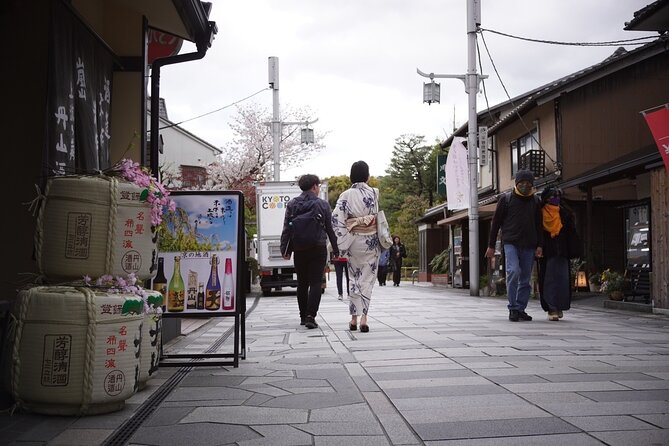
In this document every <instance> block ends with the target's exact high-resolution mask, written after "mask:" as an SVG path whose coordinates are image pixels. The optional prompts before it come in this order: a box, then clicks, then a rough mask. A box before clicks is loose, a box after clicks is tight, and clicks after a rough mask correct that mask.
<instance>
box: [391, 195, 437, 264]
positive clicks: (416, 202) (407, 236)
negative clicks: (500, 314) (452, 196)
mask: <svg viewBox="0 0 669 446" xmlns="http://www.w3.org/2000/svg"><path fill="white" fill-rule="evenodd" d="M427 207H428V206H427V200H426V199H425V198H423V197H418V196H416V195H407V196H406V197H405V199H404V202H403V203H402V207H401V209H400V210H398V211H397V212H396V213H395V214H394V215H393V217H394V220H395V221H396V222H397V223H396V226H395V231H394V232H393V235H397V236H399V237H400V239H402V243H403V244H404V246H405V247H406V250H407V258H406V259H405V262H406V266H416V265H418V226H416V224H415V223H414V222H415V221H416V219H417V218H419V217H422V216H423V213H424V212H425V209H427Z"/></svg>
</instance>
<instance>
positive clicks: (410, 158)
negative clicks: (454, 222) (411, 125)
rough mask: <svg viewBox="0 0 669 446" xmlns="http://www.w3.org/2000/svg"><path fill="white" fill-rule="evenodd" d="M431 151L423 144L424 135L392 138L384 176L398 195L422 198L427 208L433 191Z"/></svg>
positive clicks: (432, 198)
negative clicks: (390, 152)
mask: <svg viewBox="0 0 669 446" xmlns="http://www.w3.org/2000/svg"><path fill="white" fill-rule="evenodd" d="M433 152H434V146H431V145H426V144H425V137H424V136H420V135H413V134H407V135H401V136H399V137H398V138H396V139H395V145H394V146H393V152H392V156H391V161H390V166H389V167H388V169H387V170H386V173H387V174H388V175H389V176H391V177H392V178H393V180H394V181H393V182H394V183H395V184H394V185H393V186H395V189H396V192H397V193H398V194H400V195H401V196H406V195H417V196H419V197H425V198H426V199H427V202H428V206H431V205H432V203H433V201H434V195H435V191H436V170H435V165H434V162H431V161H433V160H431V158H432V157H433V156H434V155H433Z"/></svg>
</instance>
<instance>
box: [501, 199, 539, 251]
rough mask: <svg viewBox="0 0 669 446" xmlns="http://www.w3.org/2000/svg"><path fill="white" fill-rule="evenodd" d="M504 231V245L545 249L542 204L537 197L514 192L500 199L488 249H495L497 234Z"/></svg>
mask: <svg viewBox="0 0 669 446" xmlns="http://www.w3.org/2000/svg"><path fill="white" fill-rule="evenodd" d="M500 229H501V230H502V244H510V245H514V246H517V247H519V248H532V249H536V248H537V247H540V246H541V247H543V225H542V217H541V203H540V202H539V198H538V197H536V196H535V195H532V196H531V197H521V196H518V195H517V194H515V193H514V192H513V191H511V192H510V193H509V192H507V193H505V194H503V195H502V196H500V197H499V201H498V202H497V209H495V215H494V216H493V218H492V225H491V227H490V237H489V238H488V247H489V248H494V247H495V242H496V241H497V233H498V232H499V230H500Z"/></svg>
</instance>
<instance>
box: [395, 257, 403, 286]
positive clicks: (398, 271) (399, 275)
mask: <svg viewBox="0 0 669 446" xmlns="http://www.w3.org/2000/svg"><path fill="white" fill-rule="evenodd" d="M401 278H402V261H401V260H400V261H399V262H398V261H395V269H394V270H393V283H394V284H395V285H399V284H400V281H401Z"/></svg>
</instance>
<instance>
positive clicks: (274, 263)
mask: <svg viewBox="0 0 669 446" xmlns="http://www.w3.org/2000/svg"><path fill="white" fill-rule="evenodd" d="M255 187H256V220H257V225H258V233H257V240H256V248H257V260H258V272H259V275H260V288H261V289H262V294H263V296H268V295H269V294H270V293H271V292H272V290H273V289H274V290H276V291H280V290H282V289H283V288H285V287H293V288H297V275H296V274H295V265H294V264H293V260H292V258H291V259H290V260H286V259H284V258H283V255H282V254H281V231H282V230H283V220H284V216H285V214H286V205H287V204H288V202H289V201H290V200H292V199H293V198H295V197H297V196H298V195H300V194H301V193H302V191H301V190H300V187H299V186H298V185H297V181H266V182H257V183H255ZM320 197H321V198H323V199H324V200H326V201H327V199H328V186H327V182H323V183H321V193H320ZM326 268H327V266H326ZM325 283H326V281H325V271H324V272H323V285H322V288H323V290H322V291H325Z"/></svg>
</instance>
